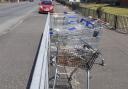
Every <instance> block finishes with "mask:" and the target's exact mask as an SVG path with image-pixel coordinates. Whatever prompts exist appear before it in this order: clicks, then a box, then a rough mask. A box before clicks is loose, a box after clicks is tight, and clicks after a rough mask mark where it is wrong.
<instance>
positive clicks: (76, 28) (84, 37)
mask: <svg viewBox="0 0 128 89" xmlns="http://www.w3.org/2000/svg"><path fill="white" fill-rule="evenodd" d="M102 30H103V29H102V28H101V27H99V26H97V27H96V28H88V26H87V27H85V24H83V23H82V22H81V21H80V17H79V16H77V15H76V14H75V13H66V14H63V13H61V14H57V13H56V14H53V15H52V16H51V29H50V33H52V34H51V38H50V39H51V61H52V64H53V65H54V66H55V68H56V70H55V78H54V84H53V89H55V85H56V81H57V76H58V75H61V74H62V75H63V74H66V75H67V73H60V72H59V71H58V67H65V66H68V67H73V68H74V70H73V71H72V72H71V73H70V75H69V77H68V80H69V81H71V79H72V76H73V74H74V73H75V72H76V71H77V69H78V68H81V69H85V70H86V71H87V89H89V71H90V70H91V69H92V67H93V64H94V63H95V61H96V60H97V59H98V58H99V57H101V52H100V51H99V49H98V45H99V42H100V38H101V34H102V32H101V31H102ZM103 60H104V59H102V61H101V64H102V65H103V63H104V62H103Z"/></svg>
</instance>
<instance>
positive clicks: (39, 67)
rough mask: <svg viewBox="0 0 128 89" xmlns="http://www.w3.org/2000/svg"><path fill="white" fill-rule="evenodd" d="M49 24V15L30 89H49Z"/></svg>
mask: <svg viewBox="0 0 128 89" xmlns="http://www.w3.org/2000/svg"><path fill="white" fill-rule="evenodd" d="M49 24H50V14H48V17H47V21H46V24H45V29H44V33H43V37H42V40H41V44H40V48H39V53H38V57H37V61H36V65H35V69H34V73H33V77H32V81H31V85H30V89H49V87H48V86H49V83H48V59H49V57H48V52H49V49H48V48H49Z"/></svg>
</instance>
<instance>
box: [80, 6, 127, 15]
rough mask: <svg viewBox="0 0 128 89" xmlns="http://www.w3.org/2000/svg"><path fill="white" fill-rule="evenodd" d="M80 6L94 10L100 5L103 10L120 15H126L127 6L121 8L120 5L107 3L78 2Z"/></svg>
mask: <svg viewBox="0 0 128 89" xmlns="http://www.w3.org/2000/svg"><path fill="white" fill-rule="evenodd" d="M80 6H81V7H85V8H90V9H94V10H96V9H97V8H98V7H102V10H103V12H106V13H110V14H114V15H121V16H128V8H121V7H114V6H110V5H108V4H95V3H91V4H80Z"/></svg>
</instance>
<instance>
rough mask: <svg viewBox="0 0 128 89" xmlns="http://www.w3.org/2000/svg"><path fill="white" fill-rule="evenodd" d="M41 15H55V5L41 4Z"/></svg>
mask: <svg viewBox="0 0 128 89" xmlns="http://www.w3.org/2000/svg"><path fill="white" fill-rule="evenodd" d="M39 5H40V6H39V13H48V12H50V13H53V12H54V5H53V3H52V1H42V2H41V3H39Z"/></svg>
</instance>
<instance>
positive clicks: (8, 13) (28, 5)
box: [0, 2, 38, 23]
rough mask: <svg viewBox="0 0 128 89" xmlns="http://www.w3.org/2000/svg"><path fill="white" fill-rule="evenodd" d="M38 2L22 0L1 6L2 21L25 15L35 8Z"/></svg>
mask: <svg viewBox="0 0 128 89" xmlns="http://www.w3.org/2000/svg"><path fill="white" fill-rule="evenodd" d="M37 5H38V4H37V3H36V2H22V3H14V4H8V5H7V4H5V5H1V6H0V23H4V22H6V21H7V20H10V19H14V18H16V17H19V16H23V15H25V14H26V13H28V12H30V11H31V10H33V9H34V8H35V7H36V6H37Z"/></svg>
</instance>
